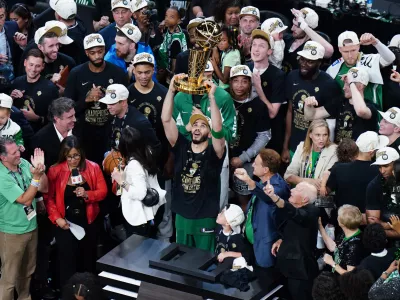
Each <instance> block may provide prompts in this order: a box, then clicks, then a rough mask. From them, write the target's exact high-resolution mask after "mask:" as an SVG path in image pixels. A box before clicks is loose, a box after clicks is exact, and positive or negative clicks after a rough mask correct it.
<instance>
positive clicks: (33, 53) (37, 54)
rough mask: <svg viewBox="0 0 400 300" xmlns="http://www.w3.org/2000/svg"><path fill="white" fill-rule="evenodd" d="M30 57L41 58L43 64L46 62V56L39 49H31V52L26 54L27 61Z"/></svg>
mask: <svg viewBox="0 0 400 300" xmlns="http://www.w3.org/2000/svg"><path fill="white" fill-rule="evenodd" d="M30 56H33V57H37V58H41V59H42V60H43V62H44V54H43V52H42V51H40V50H39V49H31V50H29V51H28V53H27V54H26V58H25V59H26V60H28V58H29V57H30Z"/></svg>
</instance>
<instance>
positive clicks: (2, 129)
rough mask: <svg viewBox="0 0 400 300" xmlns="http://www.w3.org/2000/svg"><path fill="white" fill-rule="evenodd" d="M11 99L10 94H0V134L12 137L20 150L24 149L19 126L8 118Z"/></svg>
mask: <svg viewBox="0 0 400 300" xmlns="http://www.w3.org/2000/svg"><path fill="white" fill-rule="evenodd" d="M12 103H13V100H12V98H11V97H10V96H8V95H6V94H3V93H1V94H0V135H1V136H4V137H11V138H13V139H14V141H15V143H16V144H17V146H19V148H20V150H21V151H22V152H23V151H25V148H24V140H23V139H22V130H21V127H19V125H18V124H17V123H15V122H14V121H13V120H11V119H10V115H11V106H12Z"/></svg>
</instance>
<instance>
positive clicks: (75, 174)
mask: <svg viewBox="0 0 400 300" xmlns="http://www.w3.org/2000/svg"><path fill="white" fill-rule="evenodd" d="M71 182H72V184H76V185H77V184H81V183H82V182H83V180H82V175H81V174H79V171H78V169H76V168H75V169H72V175H71Z"/></svg>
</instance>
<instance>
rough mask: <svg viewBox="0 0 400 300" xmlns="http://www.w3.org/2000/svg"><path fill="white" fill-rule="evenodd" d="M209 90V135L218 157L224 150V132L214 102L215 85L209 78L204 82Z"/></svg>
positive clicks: (219, 114)
mask: <svg viewBox="0 0 400 300" xmlns="http://www.w3.org/2000/svg"><path fill="white" fill-rule="evenodd" d="M204 84H205V85H207V86H208V87H209V88H210V90H209V92H208V99H209V101H210V111H211V127H212V129H211V135H212V144H213V147H214V150H215V153H216V154H217V156H218V157H219V158H221V157H222V156H223V155H224V151H225V138H224V132H223V131H222V117H221V113H220V111H219V108H218V106H217V103H216V102H215V96H214V95H215V90H216V89H217V86H216V85H215V84H214V82H212V81H211V80H207V81H205V82H204Z"/></svg>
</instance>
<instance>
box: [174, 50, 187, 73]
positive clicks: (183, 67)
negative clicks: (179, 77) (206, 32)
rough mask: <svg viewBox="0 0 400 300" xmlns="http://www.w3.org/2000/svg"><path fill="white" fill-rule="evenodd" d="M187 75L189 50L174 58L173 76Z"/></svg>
mask: <svg viewBox="0 0 400 300" xmlns="http://www.w3.org/2000/svg"><path fill="white" fill-rule="evenodd" d="M181 73H183V74H188V73H189V50H186V51H183V52H181V53H179V54H178V56H177V57H176V64H175V74H181Z"/></svg>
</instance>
